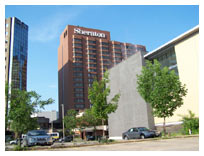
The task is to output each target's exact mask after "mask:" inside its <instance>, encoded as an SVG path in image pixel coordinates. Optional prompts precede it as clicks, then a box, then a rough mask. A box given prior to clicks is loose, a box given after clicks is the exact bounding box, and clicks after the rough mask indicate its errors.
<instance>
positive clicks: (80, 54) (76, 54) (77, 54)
mask: <svg viewBox="0 0 204 156" xmlns="http://www.w3.org/2000/svg"><path fill="white" fill-rule="evenodd" d="M74 56H81V57H82V56H83V55H82V53H74Z"/></svg>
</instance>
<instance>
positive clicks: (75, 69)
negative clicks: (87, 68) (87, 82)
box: [73, 67, 83, 71]
mask: <svg viewBox="0 0 204 156" xmlns="http://www.w3.org/2000/svg"><path fill="white" fill-rule="evenodd" d="M73 70H74V71H83V68H80V67H74V68H73Z"/></svg>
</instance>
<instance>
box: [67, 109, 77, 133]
mask: <svg viewBox="0 0 204 156" xmlns="http://www.w3.org/2000/svg"><path fill="white" fill-rule="evenodd" d="M76 115H77V112H76V111H75V110H73V109H70V110H68V111H67V114H66V115H65V117H64V125H65V130H66V132H68V133H69V134H73V129H75V128H77V117H76Z"/></svg>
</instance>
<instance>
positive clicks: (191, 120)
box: [182, 110, 199, 134]
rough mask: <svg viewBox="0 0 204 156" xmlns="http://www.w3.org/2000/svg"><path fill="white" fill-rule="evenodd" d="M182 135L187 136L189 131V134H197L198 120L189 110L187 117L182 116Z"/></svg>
mask: <svg viewBox="0 0 204 156" xmlns="http://www.w3.org/2000/svg"><path fill="white" fill-rule="evenodd" d="M182 121H183V133H184V134H189V130H190V131H191V134H198V133H199V118H197V117H195V114H194V113H192V112H191V111H190V110H189V116H183V117H182Z"/></svg>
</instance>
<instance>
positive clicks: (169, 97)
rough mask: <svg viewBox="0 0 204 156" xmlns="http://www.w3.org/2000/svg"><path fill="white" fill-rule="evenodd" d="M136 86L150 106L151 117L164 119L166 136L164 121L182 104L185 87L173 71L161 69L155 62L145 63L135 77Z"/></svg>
mask: <svg viewBox="0 0 204 156" xmlns="http://www.w3.org/2000/svg"><path fill="white" fill-rule="evenodd" d="M137 84H138V86H137V90H138V92H139V93H140V95H141V96H142V97H143V98H144V100H145V101H146V102H148V103H149V104H150V105H151V106H152V109H153V115H154V116H156V117H159V118H163V119H164V122H163V130H164V134H166V128H165V120H166V118H168V117H171V116H173V113H174V112H175V110H176V109H177V108H179V107H181V105H182V104H183V97H184V96H185V95H186V94H187V89H186V87H185V85H182V84H181V82H180V81H179V77H178V76H177V75H176V74H175V72H174V70H172V71H170V70H169V69H168V67H164V68H161V64H160V63H159V62H158V61H157V60H154V63H153V64H152V63H151V62H150V61H146V66H145V67H143V68H142V71H141V74H140V75H137Z"/></svg>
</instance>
